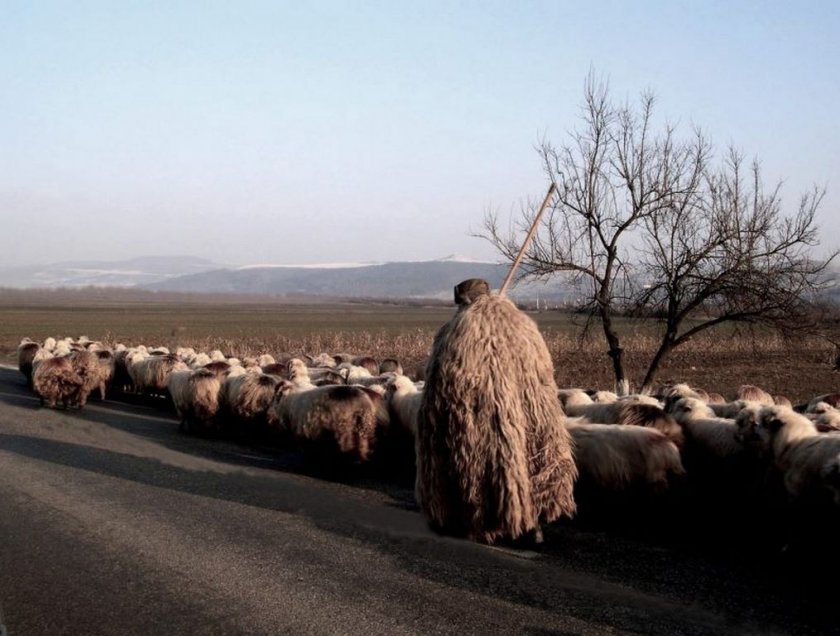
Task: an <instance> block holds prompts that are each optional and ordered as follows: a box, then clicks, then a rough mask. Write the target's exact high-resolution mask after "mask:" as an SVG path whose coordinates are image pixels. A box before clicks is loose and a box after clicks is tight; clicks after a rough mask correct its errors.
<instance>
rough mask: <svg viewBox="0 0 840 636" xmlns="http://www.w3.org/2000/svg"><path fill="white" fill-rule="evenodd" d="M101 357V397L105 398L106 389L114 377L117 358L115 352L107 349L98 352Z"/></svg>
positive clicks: (97, 355) (101, 398) (99, 357)
mask: <svg viewBox="0 0 840 636" xmlns="http://www.w3.org/2000/svg"><path fill="white" fill-rule="evenodd" d="M96 357H97V358H98V359H99V399H100V400H104V399H105V391H106V390H107V388H108V387H109V386H110V385H111V382H112V381H113V379H114V370H115V360H114V354H113V353H111V352H110V351H108V350H107V349H101V350H99V351H97V352H96Z"/></svg>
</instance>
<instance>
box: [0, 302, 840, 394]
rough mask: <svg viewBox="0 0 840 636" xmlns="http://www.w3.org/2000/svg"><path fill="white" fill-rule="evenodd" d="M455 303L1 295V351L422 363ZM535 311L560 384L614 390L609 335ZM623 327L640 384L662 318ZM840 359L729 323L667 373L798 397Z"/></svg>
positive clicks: (802, 342)
mask: <svg viewBox="0 0 840 636" xmlns="http://www.w3.org/2000/svg"><path fill="white" fill-rule="evenodd" d="M452 311H453V309H452V307H441V306H439V305H438V306H417V305H410V306H409V305H406V306H397V305H384V304H360V303H352V304H351V303H343V304H341V303H334V304H312V303H309V304H306V303H300V302H298V303H289V302H287V301H281V300H277V299H253V298H249V299H243V300H242V301H241V302H240V301H239V300H238V299H235V298H221V297H215V298H208V297H200V296H180V297H179V296H174V295H166V296H160V297H158V296H155V295H150V294H141V295H137V296H132V295H131V294H126V293H124V294H121V295H119V296H117V297H114V296H113V295H107V294H103V295H99V296H97V295H96V294H93V295H92V294H91V293H90V292H88V293H87V294H85V293H81V292H80V293H79V294H75V295H74V294H73V293H72V292H64V293H62V294H60V295H53V296H51V295H50V294H48V293H43V292H40V293H35V294H27V293H25V292H15V293H14V294H13V295H10V294H4V293H2V292H0V356H2V359H3V361H4V362H6V363H7V364H15V363H16V360H15V359H14V350H15V348H16V346H17V344H18V342H19V341H20V339H21V338H22V337H23V336H29V337H30V338H33V339H36V340H41V339H43V338H46V337H47V336H63V335H70V336H75V337H78V336H80V335H86V336H88V337H90V338H93V339H98V340H103V341H106V342H109V343H111V344H113V343H116V342H123V343H126V344H139V343H143V344H147V345H164V346H167V347H170V348H174V347H176V346H191V347H194V348H196V349H201V350H205V351H209V350H211V349H221V350H222V351H223V352H225V353H226V354H228V355H235V356H238V357H242V356H248V355H255V354H258V353H272V354H277V353H281V352H286V353H291V354H295V355H302V354H307V353H308V354H316V353H319V352H322V351H328V352H350V353H360V354H368V355H372V356H374V357H376V358H378V359H381V358H384V357H395V358H397V359H399V360H400V361H401V362H402V363H403V365H404V367H405V368H406V370H407V371H409V372H411V371H413V370H415V369H416V368H418V367H419V366H420V365H422V364H423V362H424V361H425V358H426V356H427V355H428V353H429V351H430V349H431V344H432V339H433V337H434V334H435V332H436V331H437V329H438V327H439V326H440V325H442V324H443V323H444V322H446V320H448V318H449V317H450V316H451V314H452ZM532 316H533V317H534V318H535V320H536V321H537V322H538V324H539V325H540V329H541V331H542V333H543V335H544V337H545V339H546V343H547V344H548V348H549V351H551V354H552V357H553V359H554V364H555V369H556V379H557V382H558V385H559V386H582V387H598V388H610V387H612V383H613V379H612V367H611V363H610V360H609V358H608V356H607V355H606V346H605V344H604V342H603V339H602V338H601V337H600V334H599V333H597V332H594V333H592V334H590V335H589V336H588V337H586V338H581V337H580V336H579V329H578V326H577V325H575V324H574V323H573V319H572V317H570V316H569V315H567V314H562V313H557V312H545V313H541V314H532ZM621 331H622V335H623V341H624V346H625V358H626V360H625V362H626V367H627V371H628V374H629V376H630V377H631V378H632V379H633V380H635V381H639V380H640V379H641V377H642V376H643V374H644V371H645V368H646V365H647V362H648V360H649V359H650V357H651V355H652V352H653V351H654V349H655V346H656V344H657V343H656V340H655V337H654V335H655V326H654V325H652V324H651V323H641V324H640V323H634V322H626V323H624V324H622V325H621ZM833 362H834V349H833V347H832V346H831V345H830V344H828V343H827V342H825V341H821V340H820V339H818V338H808V337H805V338H799V339H797V340H796V341H795V342H790V341H787V340H785V339H784V338H781V337H780V336H778V335H777V334H775V333H768V332H757V333H750V332H739V331H736V330H732V329H720V330H718V331H716V332H713V333H707V334H702V335H700V336H698V337H697V338H695V339H694V340H693V341H691V342H689V343H688V344H687V345H685V346H684V347H682V348H680V349H678V350H677V351H676V352H674V353H673V354H672V355H671V357H670V358H669V359H667V360H666V361H665V363H664V364H663V366H662V368H661V371H660V373H659V378H660V379H661V380H666V379H673V380H681V381H686V382H689V383H691V384H694V385H697V386H700V387H703V388H705V389H706V390H708V391H716V392H718V393H722V394H723V395H725V396H727V397H732V396H734V393H735V391H736V390H737V387H738V386H739V385H741V384H745V383H749V384H757V385H759V386H762V387H763V388H765V389H766V390H767V391H769V392H770V393H774V394H784V395H787V396H788V397H789V398H791V399H792V400H793V401H796V400H801V399H804V398H806V397H810V396H813V395H816V394H819V393H826V392H830V391H837V390H838V389H840V386H838V385H840V378H838V374H837V373H835V372H833V371H832V365H833ZM501 371H502V370H501V369H500V372H501Z"/></svg>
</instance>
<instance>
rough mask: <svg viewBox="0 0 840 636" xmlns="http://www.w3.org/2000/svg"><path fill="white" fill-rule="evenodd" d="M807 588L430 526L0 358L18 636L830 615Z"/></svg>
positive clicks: (823, 626) (579, 626)
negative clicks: (78, 406) (501, 541)
mask: <svg viewBox="0 0 840 636" xmlns="http://www.w3.org/2000/svg"><path fill="white" fill-rule="evenodd" d="M773 558H774V557H772V556H771V557H770V558H768V561H773ZM816 567H818V566H815V569H816ZM803 590H804V588H803V582H801V581H791V580H790V578H789V577H787V576H784V575H782V574H779V573H778V572H777V571H776V570H775V569H774V568H772V567H770V566H768V567H766V568H765V567H762V564H761V563H760V562H756V561H755V560H749V561H748V562H738V561H734V562H733V561H731V560H730V559H728V558H719V557H716V555H715V554H714V553H712V554H710V553H709V551H708V550H706V551H704V550H693V549H687V548H686V547H685V546H671V547H667V546H664V545H662V544H661V543H660V542H657V541H651V540H646V539H645V538H644V537H639V536H631V535H628V534H626V533H621V532H616V531H608V530H604V529H599V528H597V527H595V528H592V527H588V528H584V527H582V526H581V525H580V524H579V523H577V522H570V523H564V524H558V525H554V526H552V527H549V528H548V529H547V530H546V543H545V544H544V545H543V546H542V547H540V548H539V549H538V550H537V551H534V550H527V549H513V548H488V547H484V546H480V545H475V544H472V543H469V542H466V541H460V540H456V539H451V538H444V537H439V536H437V535H435V534H434V533H432V532H430V531H429V530H428V529H427V527H426V524H425V523H424V520H423V518H422V516H421V515H420V513H419V512H418V511H417V509H416V507H415V505H414V503H413V499H412V494H411V490H410V488H409V487H406V486H399V485H394V484H390V483H388V482H387V481H385V480H382V479H375V478H373V477H370V476H357V477H356V478H355V479H352V480H350V481H349V482H345V483H337V482H333V481H326V480H324V479H318V478H316V477H313V476H308V475H306V474H305V472H304V471H303V469H302V466H301V459H300V457H299V456H297V455H296V454H295V453H292V452H290V451H281V450H278V449H272V448H269V447H249V446H244V445H238V444H235V443H232V442H229V441H222V440H211V439H201V438H194V437H188V436H185V435H183V434H180V433H179V432H178V430H177V422H176V421H175V419H174V416H173V415H171V414H169V413H168V412H167V411H166V410H165V409H162V408H160V407H156V406H154V405H142V404H128V403H125V402H119V401H105V402H93V403H90V404H89V405H88V406H87V407H85V409H84V410H82V411H77V410H70V411H64V410H50V409H47V408H40V407H39V405H38V401H37V399H36V398H34V397H33V396H32V395H31V393H30V392H29V391H28V390H27V389H26V387H25V385H24V382H23V378H22V376H21V375H20V374H19V373H18V372H17V371H16V370H10V369H0V616H2V618H0V623H4V624H5V627H6V629H7V630H8V633H9V634H10V635H11V636H16V635H27V634H49V635H51V636H55V635H57V634H74V635H76V634H86V635H87V634H388V635H393V634H503V633H517V634H609V633H639V634H721V633H756V634H769V633H825V632H826V631H831V630H832V629H834V627H833V626H834V622H833V620H832V618H831V616H830V612H829V611H822V608H823V607H824V605H823V604H822V601H817V600H815V599H814V597H812V596H811V595H810V594H807V593H805V592H804V591H803Z"/></svg>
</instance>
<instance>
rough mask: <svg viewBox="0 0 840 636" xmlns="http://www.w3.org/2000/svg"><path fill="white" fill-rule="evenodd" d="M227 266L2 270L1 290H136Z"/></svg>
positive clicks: (146, 259) (101, 264)
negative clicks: (123, 288) (90, 287)
mask: <svg viewBox="0 0 840 636" xmlns="http://www.w3.org/2000/svg"><path fill="white" fill-rule="evenodd" d="M221 267H224V265H220V264H219V263H214V262H213V261H210V260H207V259H204V258H196V257H193V256H143V257H139V258H132V259H128V260H124V261H66V262H61V263H50V264H46V265H33V266H30V267H16V268H9V269H0V287H15V288H53V287H88V286H97V287H135V286H139V285H147V284H149V283H154V282H157V281H160V280H165V279H168V278H175V277H178V276H184V275H186V274H196V273H199V272H205V271H208V270H212V269H219V268H221Z"/></svg>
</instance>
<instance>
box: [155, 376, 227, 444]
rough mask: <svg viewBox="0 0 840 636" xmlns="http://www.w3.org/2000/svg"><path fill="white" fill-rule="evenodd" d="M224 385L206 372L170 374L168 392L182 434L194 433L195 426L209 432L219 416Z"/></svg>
mask: <svg viewBox="0 0 840 636" xmlns="http://www.w3.org/2000/svg"><path fill="white" fill-rule="evenodd" d="M221 386H222V385H221V382H219V378H218V377H216V374H215V373H213V372H212V371H208V370H207V369H197V370H192V369H189V368H183V369H177V370H174V371H172V372H171V373H169V376H168V378H167V388H168V390H169V394H170V395H171V396H172V402H173V403H174V405H175V410H176V412H177V413H178V417H179V418H180V419H181V424H180V428H181V430H184V431H187V432H191V431H193V430H194V429H195V427H196V425H197V426H198V427H200V428H207V427H209V426H211V425H212V423H213V421H214V419H215V417H216V415H217V413H218V412H219V393H220V390H221Z"/></svg>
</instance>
